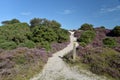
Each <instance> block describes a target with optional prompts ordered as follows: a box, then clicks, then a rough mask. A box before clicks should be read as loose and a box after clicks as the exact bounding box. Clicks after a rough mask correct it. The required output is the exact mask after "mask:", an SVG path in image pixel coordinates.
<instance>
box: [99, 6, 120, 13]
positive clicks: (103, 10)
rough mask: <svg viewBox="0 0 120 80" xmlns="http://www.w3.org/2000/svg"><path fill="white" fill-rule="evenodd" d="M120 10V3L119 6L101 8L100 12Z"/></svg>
mask: <svg viewBox="0 0 120 80" xmlns="http://www.w3.org/2000/svg"><path fill="white" fill-rule="evenodd" d="M119 10H120V5H117V6H115V7H112V8H101V9H100V12H101V13H107V12H114V11H119Z"/></svg>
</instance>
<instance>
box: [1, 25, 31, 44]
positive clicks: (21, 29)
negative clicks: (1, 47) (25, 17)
mask: <svg viewBox="0 0 120 80" xmlns="http://www.w3.org/2000/svg"><path fill="white" fill-rule="evenodd" d="M30 34H31V31H30V29H29V26H28V24H26V23H16V24H9V25H5V26H3V27H0V35H1V36H4V38H5V39H6V40H9V41H14V42H16V43H17V44H18V43H21V42H24V41H25V40H27V39H28V38H29V37H30V36H31V35H30Z"/></svg>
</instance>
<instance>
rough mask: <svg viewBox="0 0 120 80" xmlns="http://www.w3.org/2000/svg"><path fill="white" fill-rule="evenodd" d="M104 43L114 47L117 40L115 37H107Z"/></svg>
mask: <svg viewBox="0 0 120 80" xmlns="http://www.w3.org/2000/svg"><path fill="white" fill-rule="evenodd" d="M103 44H104V45H105V46H107V47H114V46H116V45H117V41H116V40H115V39H114V38H105V39H103Z"/></svg>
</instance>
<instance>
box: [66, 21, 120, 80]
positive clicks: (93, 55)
mask: <svg viewBox="0 0 120 80" xmlns="http://www.w3.org/2000/svg"><path fill="white" fill-rule="evenodd" d="M74 36H75V37H77V41H78V43H79V46H78V47H77V60H76V61H75V62H73V61H72V59H71V56H72V55H71V54H68V55H65V56H64V58H65V61H67V62H68V63H71V64H72V65H77V66H81V64H83V66H84V68H85V67H86V69H88V70H90V71H91V72H93V73H95V74H98V75H104V76H107V77H108V79H109V80H119V79H120V26H115V27H114V28H113V29H112V30H110V29H105V27H104V26H101V27H98V28H93V25H91V24H87V23H85V24H83V25H82V26H81V27H80V28H79V29H78V30H76V31H75V35H74Z"/></svg>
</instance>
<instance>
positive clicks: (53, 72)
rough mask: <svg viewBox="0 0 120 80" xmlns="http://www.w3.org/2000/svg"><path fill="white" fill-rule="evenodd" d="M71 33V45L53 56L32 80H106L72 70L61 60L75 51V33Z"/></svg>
mask: <svg viewBox="0 0 120 80" xmlns="http://www.w3.org/2000/svg"><path fill="white" fill-rule="evenodd" d="M70 33H71V35H70V44H69V45H68V46H67V47H66V48H64V49H63V50H61V51H58V52H57V53H55V54H53V56H52V57H50V58H49V59H48V62H47V64H46V65H45V66H44V68H43V71H42V72H41V73H39V74H38V75H36V76H34V77H33V78H31V79H30V80H106V79H103V78H101V77H98V76H96V75H94V74H92V73H88V72H86V73H84V72H83V73H79V72H77V71H75V70H72V69H70V67H68V66H67V65H66V64H65V62H64V61H63V60H62V59H61V58H60V57H63V56H64V55H65V54H67V53H68V52H70V51H71V50H72V49H73V43H74V42H75V41H76V38H75V37H74V33H73V32H70ZM77 46H78V43H76V47H77Z"/></svg>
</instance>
